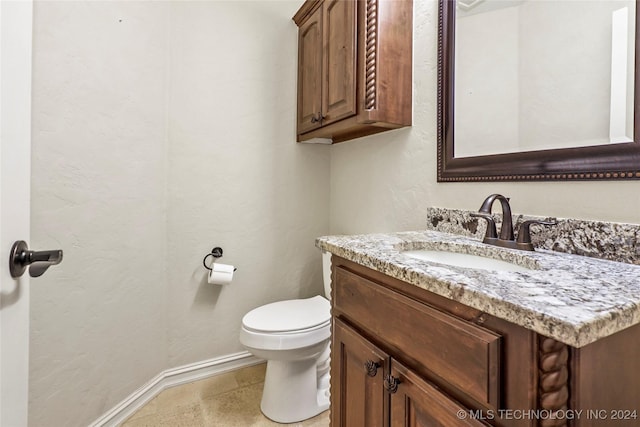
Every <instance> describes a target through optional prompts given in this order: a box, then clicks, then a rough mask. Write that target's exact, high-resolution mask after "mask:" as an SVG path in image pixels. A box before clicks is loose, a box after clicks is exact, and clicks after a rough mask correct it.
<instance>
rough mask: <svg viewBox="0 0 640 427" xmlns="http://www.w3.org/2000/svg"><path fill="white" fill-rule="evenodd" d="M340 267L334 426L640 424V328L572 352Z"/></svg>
mask: <svg viewBox="0 0 640 427" xmlns="http://www.w3.org/2000/svg"><path fill="white" fill-rule="evenodd" d="M332 264H333V266H332V269H333V271H332V303H333V307H332V316H333V332H332V347H331V352H332V353H331V415H330V418H331V427H437V426H442V427H454V426H471V427H480V426H499V427H503V426H504V427H525V426H526V427H538V426H540V427H542V426H553V427H568V426H572V427H587V426H588V427H596V426H597V427H608V426H612V427H618V426H637V425H640V398H639V397H638V396H640V369H638V367H639V365H638V363H639V362H638V360H640V327H639V326H640V325H639V326H635V327H631V328H628V329H626V330H623V331H621V332H619V333H617V334H614V335H611V336H609V337H607V338H603V339H601V340H599V341H596V342H595V343H593V344H590V345H588V346H585V347H583V348H580V349H576V348H572V347H569V346H567V345H566V344H563V343H561V342H558V341H555V340H553V339H551V338H548V337H543V336H540V335H538V334H536V333H535V332H532V331H530V330H527V329H525V328H523V327H521V326H518V325H515V324H512V323H510V322H507V321H504V320H501V319H498V318H495V317H493V316H490V315H487V314H486V313H483V312H481V311H478V310H476V309H473V308H471V307H468V306H465V305H462V304H460V303H457V302H455V301H452V300H449V299H446V298H443V297H441V296H438V295H435V294H433V293H431V292H428V291H425V290H423V289H420V288H417V287H415V286H412V285H409V284H407V283H405V282H402V281H400V280H397V279H394V278H391V277H388V276H386V275H384V274H381V273H379V272H376V271H374V270H371V269H368V268H366V267H363V266H360V265H358V264H356V263H353V262H351V261H348V260H345V259H342V258H339V257H336V256H335V255H334V256H333V263H332ZM558 411H559V412H558ZM634 411H635V412H634ZM551 414H561V415H563V416H565V418H556V417H554V416H552V415H551ZM567 414H568V415H567Z"/></svg>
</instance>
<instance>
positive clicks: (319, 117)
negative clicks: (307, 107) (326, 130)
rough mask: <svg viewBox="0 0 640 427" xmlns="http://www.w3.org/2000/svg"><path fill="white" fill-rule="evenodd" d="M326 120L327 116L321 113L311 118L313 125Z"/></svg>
mask: <svg viewBox="0 0 640 427" xmlns="http://www.w3.org/2000/svg"><path fill="white" fill-rule="evenodd" d="M325 118H326V117H325V116H323V115H322V113H321V112H318V114H314V115H313V116H312V117H311V123H318V122H320V121H322V120H324V119H325Z"/></svg>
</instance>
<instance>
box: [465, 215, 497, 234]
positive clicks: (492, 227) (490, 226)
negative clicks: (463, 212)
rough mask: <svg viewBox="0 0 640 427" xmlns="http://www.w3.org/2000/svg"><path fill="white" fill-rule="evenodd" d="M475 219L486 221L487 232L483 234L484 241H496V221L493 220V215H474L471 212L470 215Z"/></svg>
mask: <svg viewBox="0 0 640 427" xmlns="http://www.w3.org/2000/svg"><path fill="white" fill-rule="evenodd" d="M470 215H471V216H472V217H475V218H482V219H484V220H485V221H487V231H486V233H484V238H485V240H486V239H497V238H498V229H497V228H496V221H495V219H493V215H491V214H490V213H483V212H481V213H475V212H472V213H471V214H470Z"/></svg>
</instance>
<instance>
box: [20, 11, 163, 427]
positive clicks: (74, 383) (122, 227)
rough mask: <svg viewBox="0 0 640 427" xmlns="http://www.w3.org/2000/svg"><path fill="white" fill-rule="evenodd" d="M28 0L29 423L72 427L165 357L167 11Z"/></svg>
mask: <svg viewBox="0 0 640 427" xmlns="http://www.w3.org/2000/svg"><path fill="white" fill-rule="evenodd" d="M167 12H168V8H167V6H166V4H164V3H162V2H108V3H107V2H49V1H47V2H36V3H35V5H34V25H33V28H34V46H33V55H34V60H33V110H32V111H33V112H32V120H33V121H32V127H33V142H32V203H31V206H32V220H31V227H32V232H31V236H32V240H31V242H29V244H30V246H31V247H32V248H34V249H55V248H61V249H63V250H64V260H63V262H62V264H60V265H59V266H55V267H52V268H51V269H50V270H49V271H47V273H46V274H45V275H44V276H42V277H40V278H37V279H32V281H31V325H30V330H31V339H30V373H29V376H30V381H29V400H30V402H29V425H30V426H34V427H35V426H42V427H49V426H81V425H87V424H89V423H90V422H91V421H93V420H95V419H96V418H98V416H99V415H100V414H102V413H103V412H104V411H106V410H107V409H109V408H111V407H112V406H113V405H114V404H115V403H117V402H118V401H120V400H122V399H123V398H124V397H125V396H127V395H128V394H129V393H131V392H132V391H134V390H135V389H137V388H138V387H140V386H141V385H143V384H144V383H145V382H147V381H148V380H150V379H151V378H153V377H154V376H155V375H157V374H158V373H159V372H161V371H162V370H164V369H166V366H167V361H168V356H167V339H166V336H167V330H166V325H167V310H166V293H167V289H166V287H167V281H166V276H167V271H168V270H169V268H170V266H169V265H167V262H166V259H167V258H166V252H167V238H166V236H167V232H166V218H167V206H166V205H167V200H166V195H165V193H166V183H167V164H166V163H167V154H166V153H167V147H168V144H167V134H166V104H167V90H166V87H167V73H166V70H167V54H166V45H167V32H166V28H167V23H168V22H167V18H168V15H167Z"/></svg>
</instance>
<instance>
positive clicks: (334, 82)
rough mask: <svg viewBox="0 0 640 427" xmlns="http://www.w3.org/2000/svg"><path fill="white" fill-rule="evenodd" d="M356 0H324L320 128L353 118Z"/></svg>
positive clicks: (354, 100)
mask: <svg viewBox="0 0 640 427" xmlns="http://www.w3.org/2000/svg"><path fill="white" fill-rule="evenodd" d="M357 3H358V2H357V1H355V0H325V2H324V5H323V8H324V14H323V15H324V16H323V21H324V22H323V30H324V59H323V60H324V64H323V66H324V71H323V76H324V80H323V88H322V95H323V96H322V100H323V103H322V114H323V116H324V118H323V122H322V124H323V125H327V124H330V123H333V122H335V121H338V120H341V119H344V118H346V117H349V116H353V115H354V114H356V41H357V38H356V35H357V33H356V10H357Z"/></svg>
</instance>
